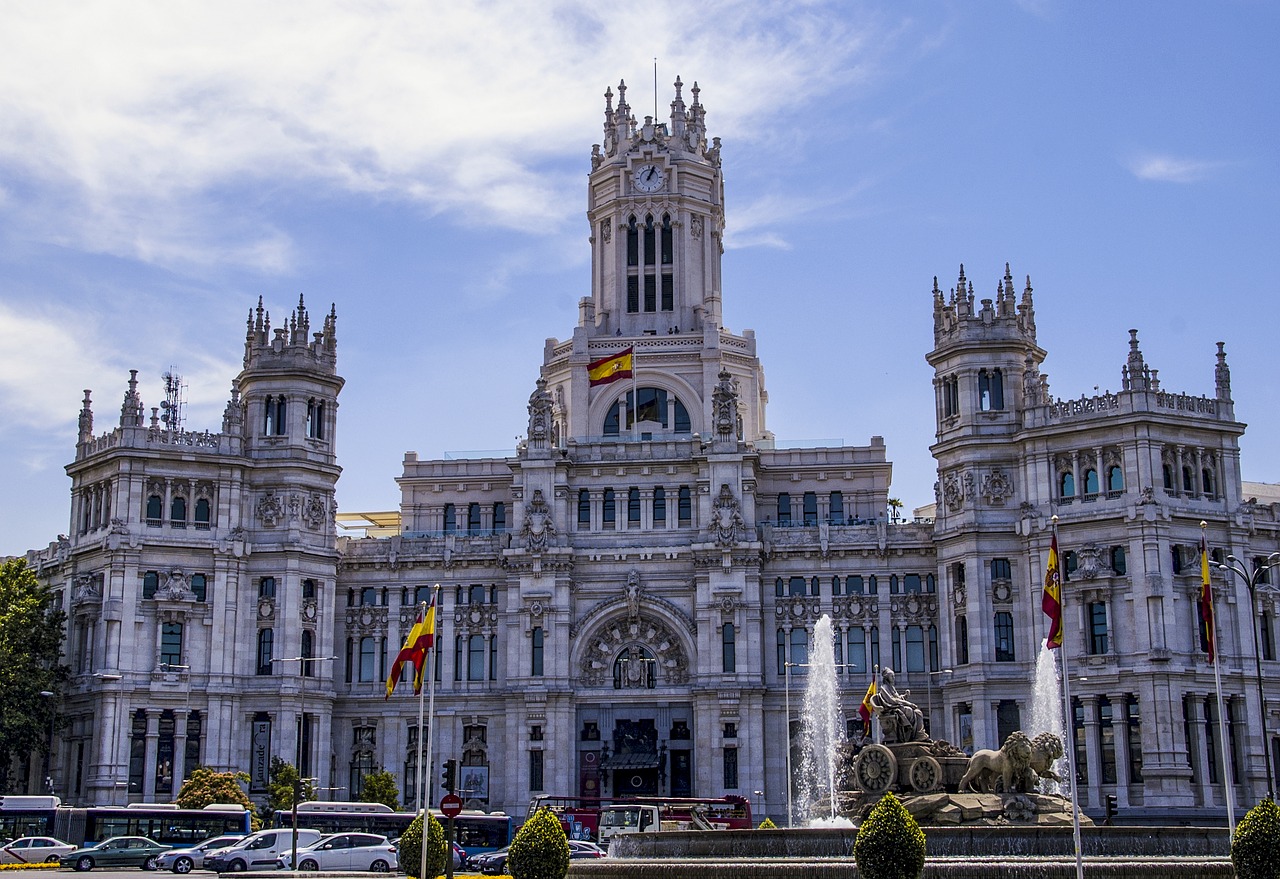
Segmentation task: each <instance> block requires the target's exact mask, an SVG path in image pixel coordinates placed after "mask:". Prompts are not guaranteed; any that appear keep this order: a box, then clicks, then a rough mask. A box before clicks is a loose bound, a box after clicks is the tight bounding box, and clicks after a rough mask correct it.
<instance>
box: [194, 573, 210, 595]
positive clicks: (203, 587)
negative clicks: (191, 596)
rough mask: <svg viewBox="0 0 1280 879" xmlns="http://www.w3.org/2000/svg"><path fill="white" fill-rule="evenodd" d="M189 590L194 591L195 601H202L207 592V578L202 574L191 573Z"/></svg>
mask: <svg viewBox="0 0 1280 879" xmlns="http://www.w3.org/2000/svg"><path fill="white" fill-rule="evenodd" d="M191 591H192V592H194V593H195V596H196V601H204V600H205V598H206V597H207V596H208V594H209V580H208V578H207V577H205V575H204V574H192V575H191Z"/></svg>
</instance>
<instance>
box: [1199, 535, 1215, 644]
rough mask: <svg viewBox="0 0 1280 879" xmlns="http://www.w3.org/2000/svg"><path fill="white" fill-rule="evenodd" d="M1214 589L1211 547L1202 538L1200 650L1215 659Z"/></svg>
mask: <svg viewBox="0 0 1280 879" xmlns="http://www.w3.org/2000/svg"><path fill="white" fill-rule="evenodd" d="M1213 630H1214V620H1213V587H1212V586H1210V585H1209V547H1208V546H1207V545H1206V544H1205V541H1204V538H1203V537H1202V538H1200V649H1201V650H1203V651H1204V652H1205V653H1207V654H1209V661H1210V662H1213V657H1214V652H1215V650H1214V648H1215V646H1216V645H1215V644H1214V643H1213V641H1214V637H1213V635H1214V632H1213Z"/></svg>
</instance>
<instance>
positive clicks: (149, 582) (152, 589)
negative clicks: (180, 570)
mask: <svg viewBox="0 0 1280 879" xmlns="http://www.w3.org/2000/svg"><path fill="white" fill-rule="evenodd" d="M159 589H160V572H159V571H147V572H146V573H145V574H143V575H142V597H143V598H155V597H156V592H157V591H158V590H159Z"/></svg>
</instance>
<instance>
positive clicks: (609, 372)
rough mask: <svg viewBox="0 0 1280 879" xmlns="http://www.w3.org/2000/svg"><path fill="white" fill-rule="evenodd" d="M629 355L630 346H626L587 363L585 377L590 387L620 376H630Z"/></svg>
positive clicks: (613, 380)
mask: <svg viewBox="0 0 1280 879" xmlns="http://www.w3.org/2000/svg"><path fill="white" fill-rule="evenodd" d="M631 355H632V348H627V349H625V350H623V351H619V352H618V353H617V354H610V355H609V356H608V357H601V358H600V359H599V360H595V361H592V362H591V363H588V364H587V378H588V379H589V380H590V382H591V387H595V386H596V385H607V384H608V383H609V382H616V381H617V380H618V379H620V378H631Z"/></svg>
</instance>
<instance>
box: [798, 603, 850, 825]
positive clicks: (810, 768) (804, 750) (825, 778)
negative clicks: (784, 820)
mask: <svg viewBox="0 0 1280 879" xmlns="http://www.w3.org/2000/svg"><path fill="white" fill-rule="evenodd" d="M808 672H809V673H808V675H807V677H808V682H807V683H806V685H805V691H804V718H803V721H802V724H801V728H800V743H801V756H800V761H799V762H800V766H799V770H800V773H799V774H800V778H799V789H800V806H801V813H802V814H807V815H809V816H810V818H811V819H814V820H816V819H819V818H821V817H825V818H826V819H827V823H828V824H830V823H832V822H834V821H836V820H837V819H838V818H839V816H838V815H837V810H838V808H839V798H838V797H837V795H836V794H837V788H836V777H837V773H838V769H839V767H840V762H841V753H842V747H841V746H842V745H843V744H844V740H845V735H844V711H843V710H842V709H841V707H840V685H839V682H838V680H837V677H836V652H835V629H834V628H833V627H832V625H831V617H829V616H827V615H826V614H823V615H822V618H821V619H820V620H818V622H817V624H816V625H815V626H814V627H813V645H812V646H811V647H810V648H809V668H808ZM824 806H825V809H824V811H826V813H827V814H826V815H825V816H820V815H819V814H817V810H818V809H820V808H822V807H824Z"/></svg>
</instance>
